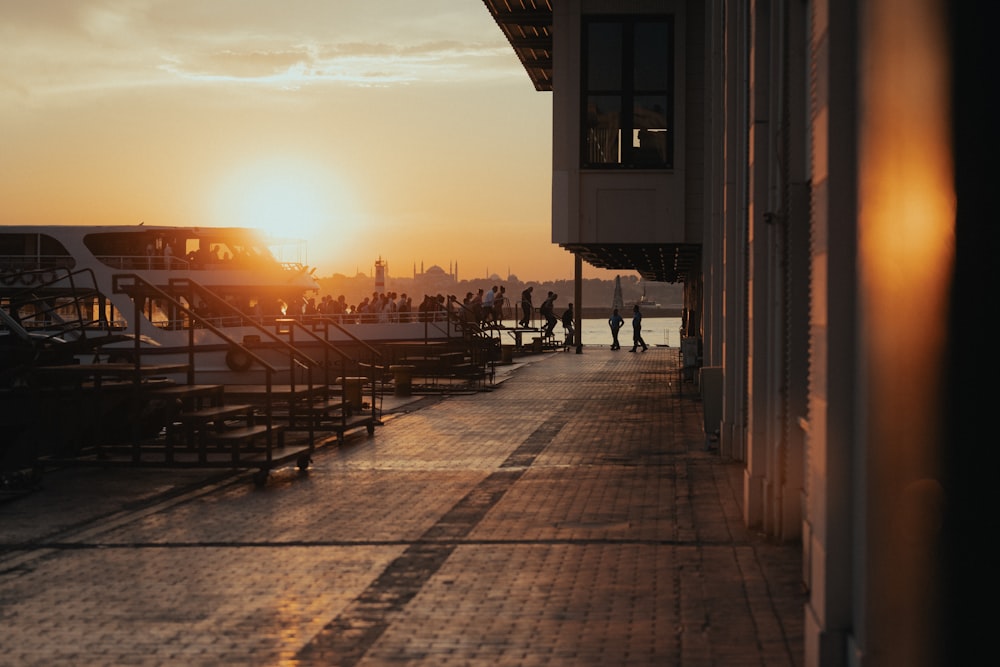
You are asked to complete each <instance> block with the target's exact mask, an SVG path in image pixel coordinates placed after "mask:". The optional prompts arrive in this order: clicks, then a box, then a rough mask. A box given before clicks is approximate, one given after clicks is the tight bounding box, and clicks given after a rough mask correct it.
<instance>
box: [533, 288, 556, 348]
mask: <svg viewBox="0 0 1000 667" xmlns="http://www.w3.org/2000/svg"><path fill="white" fill-rule="evenodd" d="M558 298H559V295H558V294H556V293H555V292H549V296H548V297H546V299H545V301H542V305H541V306H539V307H538V312H539V314H541V316H542V317H544V318H545V326H543V327H542V336H544V337H545V338H548V337H549V336H551V335H552V331H553V330H554V329H555V328H556V325H557V324H559V318H558V317H556V299H558Z"/></svg>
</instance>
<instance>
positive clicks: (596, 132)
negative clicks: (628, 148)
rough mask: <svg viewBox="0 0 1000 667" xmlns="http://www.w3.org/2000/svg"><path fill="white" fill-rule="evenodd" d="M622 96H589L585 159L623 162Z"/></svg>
mask: <svg viewBox="0 0 1000 667" xmlns="http://www.w3.org/2000/svg"><path fill="white" fill-rule="evenodd" d="M620 137H621V98H619V97H617V96H611V95H591V96H589V97H588V98H587V139H586V141H587V145H586V147H585V151H586V153H585V156H584V161H586V162H589V163H599V164H618V163H620V162H621V140H620Z"/></svg>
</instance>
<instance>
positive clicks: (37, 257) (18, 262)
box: [0, 233, 76, 272]
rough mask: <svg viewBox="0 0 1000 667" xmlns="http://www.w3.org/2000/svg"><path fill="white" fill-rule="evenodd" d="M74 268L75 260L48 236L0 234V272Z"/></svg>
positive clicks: (57, 242)
mask: <svg viewBox="0 0 1000 667" xmlns="http://www.w3.org/2000/svg"><path fill="white" fill-rule="evenodd" d="M75 266H76V260H75V259H74V258H73V257H72V256H71V255H70V254H69V251H67V250H66V247H65V246H64V245H63V244H62V243H60V242H59V240H58V239H56V238H54V237H52V236H49V235H48V234H10V233H0V270H2V271H3V272H10V271H25V270H30V269H53V268H58V267H62V268H68V269H72V268H74V267H75Z"/></svg>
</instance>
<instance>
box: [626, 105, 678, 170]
mask: <svg viewBox="0 0 1000 667" xmlns="http://www.w3.org/2000/svg"><path fill="white" fill-rule="evenodd" d="M666 110H667V96H666V95H639V96H637V97H636V98H635V99H634V101H633V112H632V127H633V130H632V162H633V163H635V164H636V165H643V166H652V165H665V164H667V162H668V157H669V154H668V135H667V132H668V130H669V129H670V128H668V127H667V112H666Z"/></svg>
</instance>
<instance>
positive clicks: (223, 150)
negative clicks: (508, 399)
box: [0, 0, 613, 280]
mask: <svg viewBox="0 0 1000 667" xmlns="http://www.w3.org/2000/svg"><path fill="white" fill-rule="evenodd" d="M551 108H552V98H551V94H550V93H540V92H537V91H535V90H534V88H533V87H532V85H531V83H530V81H529V79H528V76H527V74H526V73H525V71H524V69H523V68H522V66H521V64H520V63H519V62H518V60H517V58H516V56H515V55H514V52H513V50H512V49H511V47H510V46H509V44H508V43H507V42H506V40H505V39H504V37H503V34H502V33H501V32H500V30H499V28H497V26H496V24H495V23H494V22H493V19H492V17H491V16H490V13H489V12H488V11H487V9H486V8H485V6H484V5H483V3H482V2H480V1H479V0H435V1H430V2H428V1H426V0H423V1H421V2H412V0H365V1H364V2H345V1H339V0H338V1H332V0H282V1H280V2H279V1H277V0H211V1H210V2H206V1H205V0H45V1H43V2H39V1H38V0H3V3H2V4H0V127H2V134H0V223H2V224H138V223H140V222H144V223H145V224H147V225H153V224H160V225H175V224H176V225H186V224H192V225H203V226H253V227H260V228H263V229H266V230H269V231H271V232H275V233H278V234H281V235H286V236H293V237H301V238H304V239H307V240H308V242H309V245H308V258H307V259H308V262H309V264H310V265H312V266H316V267H318V272H317V275H329V274H332V273H347V274H351V275H353V273H354V272H355V271H356V270H360V271H362V272H365V273H370V272H371V267H372V265H373V264H374V262H375V259H376V258H377V257H379V256H381V257H382V258H383V259H384V260H386V261H387V262H388V265H389V273H390V275H410V274H411V273H412V270H413V265H414V263H416V264H417V266H418V267H419V265H420V263H421V262H423V263H424V265H425V267H429V266H431V265H432V264H438V265H440V266H442V267H444V268H446V269H447V268H448V266H449V264H450V263H451V262H453V261H455V262H458V264H459V267H460V277H462V278H470V279H471V278H473V277H476V276H480V275H481V276H483V277H485V276H486V275H487V271H488V272H489V273H496V274H498V275H500V276H501V277H505V276H506V275H507V272H508V271H510V272H511V273H513V274H516V275H517V276H518V277H519V278H521V279H522V280H548V279H554V278H570V277H572V275H573V258H572V255H570V254H569V253H568V252H566V251H565V250H562V249H561V248H559V247H558V246H554V245H552V243H551V241H550V238H551V227H550V182H551V127H552V119H551ZM584 275H585V276H587V277H590V276H595V277H608V276H607V272H601V271H597V270H594V269H588V268H587V267H586V265H585V274H584ZM611 275H612V276H613V274H611Z"/></svg>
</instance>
